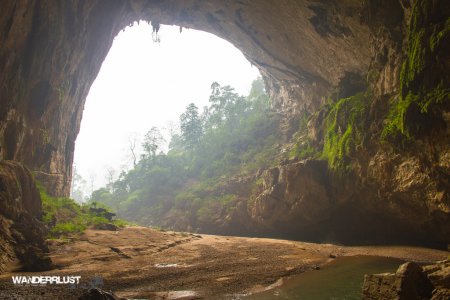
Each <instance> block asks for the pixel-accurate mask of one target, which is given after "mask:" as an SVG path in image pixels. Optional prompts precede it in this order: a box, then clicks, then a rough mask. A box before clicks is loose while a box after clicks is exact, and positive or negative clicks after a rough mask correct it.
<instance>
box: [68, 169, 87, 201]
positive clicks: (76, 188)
mask: <svg viewBox="0 0 450 300" xmlns="http://www.w3.org/2000/svg"><path fill="white" fill-rule="evenodd" d="M85 190H86V180H84V179H83V177H81V175H80V174H79V173H78V170H77V166H76V165H74V166H73V170H72V185H71V190H70V198H72V199H74V200H76V201H77V202H79V203H82V202H83V201H84V195H85Z"/></svg>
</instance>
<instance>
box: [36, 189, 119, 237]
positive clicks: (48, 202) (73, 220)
mask: <svg viewBox="0 0 450 300" xmlns="http://www.w3.org/2000/svg"><path fill="white" fill-rule="evenodd" d="M38 189H39V193H40V195H41V200H42V211H43V217H42V220H43V222H44V224H45V225H46V226H47V227H48V228H49V237H50V238H61V237H67V236H69V235H71V234H79V233H82V232H83V231H84V230H85V229H86V228H88V227H91V226H99V225H103V224H109V223H112V224H114V225H115V226H117V227H123V226H125V225H126V223H125V222H124V221H122V220H114V221H112V222H110V221H109V220H108V215H107V214H108V211H107V210H106V209H105V212H103V213H94V212H92V211H91V210H90V208H91V207H92V206H91V205H80V204H78V203H76V202H75V201H74V200H73V199H70V198H65V197H51V196H49V195H48V194H47V193H46V191H45V190H44V188H43V187H42V185H40V184H38Z"/></svg>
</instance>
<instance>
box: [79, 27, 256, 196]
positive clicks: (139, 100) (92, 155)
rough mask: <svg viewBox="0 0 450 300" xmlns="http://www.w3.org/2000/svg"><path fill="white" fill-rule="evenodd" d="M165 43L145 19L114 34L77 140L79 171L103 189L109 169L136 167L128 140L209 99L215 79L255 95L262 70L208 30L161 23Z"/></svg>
mask: <svg viewBox="0 0 450 300" xmlns="http://www.w3.org/2000/svg"><path fill="white" fill-rule="evenodd" d="M159 36H160V39H161V42H160V43H154V42H153V40H152V28H151V26H150V25H148V24H147V23H145V22H141V23H140V25H137V24H135V25H134V26H133V27H129V28H126V30H125V31H122V32H120V33H119V35H118V36H117V37H116V38H115V40H114V44H113V46H112V48H111V50H110V52H109V54H108V56H107V57H106V59H105V61H104V62H103V65H102V68H101V70H100V73H99V75H98V77H97V79H96V80H95V82H94V83H93V85H92V87H91V89H90V92H89V95H88V97H87V100H86V106H85V109H84V113H83V119H82V122H81V130H80V133H79V135H78V138H77V140H76V147H75V160H74V163H75V165H76V168H77V171H78V173H79V174H80V175H81V176H82V177H83V178H84V179H86V180H87V181H88V182H89V181H92V180H94V187H95V188H98V187H100V186H103V185H104V184H105V183H106V179H105V178H106V173H107V172H106V169H107V168H113V169H115V170H116V173H117V174H118V173H119V171H120V170H121V169H126V168H127V167H129V166H130V165H131V156H130V151H129V150H128V140H129V138H130V136H135V137H137V138H138V139H139V140H140V141H142V138H143V136H144V134H145V133H146V132H147V131H148V130H149V129H150V128H151V127H152V126H157V127H159V128H161V129H163V130H166V134H167V128H169V127H171V126H170V125H169V124H170V122H172V123H178V118H179V115H180V114H181V113H182V112H183V111H184V109H185V107H186V106H187V105H188V104H189V103H191V102H194V103H195V104H196V105H197V106H198V107H199V108H202V107H203V106H205V105H207V104H208V97H209V94H210V86H211V83H212V82H213V81H217V82H219V83H220V84H221V85H227V84H229V85H231V86H233V87H234V88H235V89H236V90H237V91H238V92H239V93H241V94H244V95H246V94H248V92H249V90H250V85H251V82H252V81H253V80H254V79H255V78H256V77H257V76H259V72H258V70H257V68H255V67H252V66H251V65H250V63H249V62H248V61H247V60H246V59H245V57H244V55H243V54H242V53H241V52H240V51H239V50H238V49H237V48H235V47H234V46H233V45H232V44H230V43H229V42H227V41H225V40H222V39H220V38H218V37H217V36H214V35H212V34H209V33H205V32H201V31H196V30H187V29H184V28H183V31H182V33H180V30H179V28H178V27H174V26H162V27H161V29H160V31H159ZM139 144H140V143H139Z"/></svg>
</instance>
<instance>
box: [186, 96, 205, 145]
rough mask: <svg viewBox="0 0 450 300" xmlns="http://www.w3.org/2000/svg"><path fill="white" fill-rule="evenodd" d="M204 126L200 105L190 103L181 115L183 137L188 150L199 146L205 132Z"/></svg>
mask: <svg viewBox="0 0 450 300" xmlns="http://www.w3.org/2000/svg"><path fill="white" fill-rule="evenodd" d="M202 127H203V126H202V121H201V120H200V117H199V114H198V107H197V106H195V104H194V103H191V104H189V105H188V106H187V107H186V111H185V112H184V113H183V114H181V116H180V129H181V137H182V140H183V144H184V146H185V148H186V149H187V150H190V151H192V150H194V149H195V148H196V147H197V145H198V143H199V142H200V138H201V136H202V133H203V128H202Z"/></svg>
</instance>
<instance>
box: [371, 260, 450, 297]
mask: <svg viewBox="0 0 450 300" xmlns="http://www.w3.org/2000/svg"><path fill="white" fill-rule="evenodd" d="M449 274H450V263H449V261H442V262H437V263H436V264H432V265H428V266H424V267H423V268H422V267H420V266H419V265H417V264H415V263H411V262H408V263H405V264H403V265H401V266H400V267H399V268H398V270H397V272H396V273H385V274H376V275H365V277H364V284H363V297H362V299H364V300H371V299H374V300H375V299H386V300H387V299H398V300H415V299H417V300H422V299H423V300H424V299H435V300H438V299H439V300H444V299H448V296H449V295H450V289H449V288H448V286H449V282H450V281H449V278H450V276H449Z"/></svg>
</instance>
